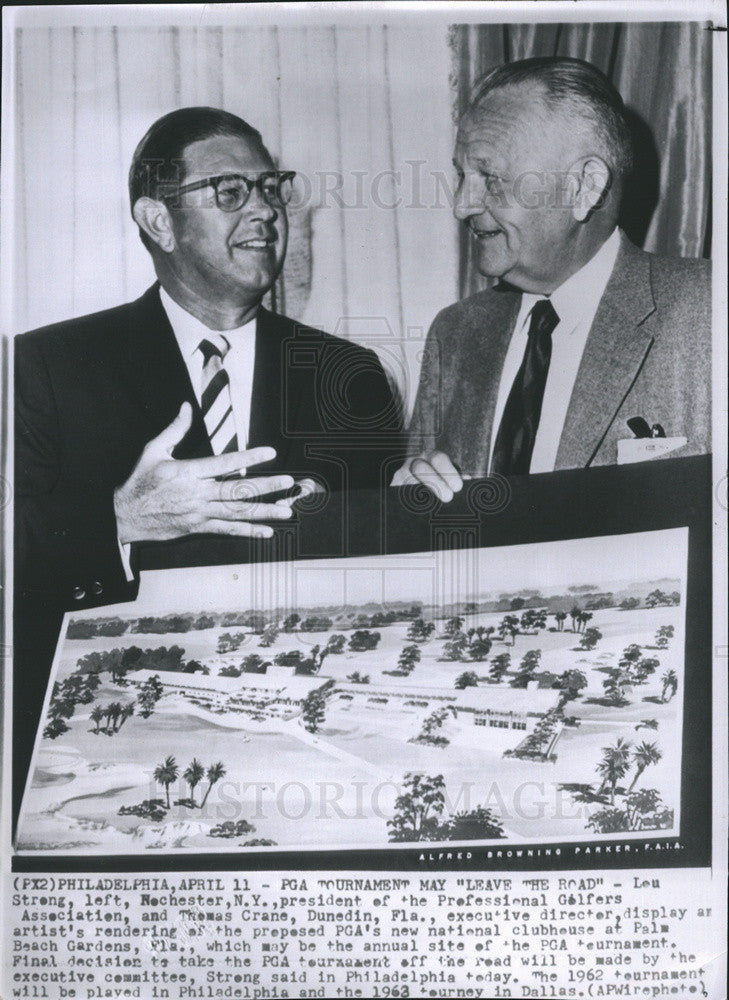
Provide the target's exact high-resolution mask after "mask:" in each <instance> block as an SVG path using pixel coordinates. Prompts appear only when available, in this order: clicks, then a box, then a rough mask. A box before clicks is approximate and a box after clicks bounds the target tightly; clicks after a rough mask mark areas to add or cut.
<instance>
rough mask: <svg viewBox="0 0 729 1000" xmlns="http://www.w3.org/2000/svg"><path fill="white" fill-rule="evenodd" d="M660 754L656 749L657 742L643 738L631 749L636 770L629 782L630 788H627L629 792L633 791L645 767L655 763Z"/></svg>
mask: <svg viewBox="0 0 729 1000" xmlns="http://www.w3.org/2000/svg"><path fill="white" fill-rule="evenodd" d="M662 756H663V754H662V753H661V751H660V750H659V749H658V746H657V744H655V743H647V742H646V741H645V740H643V742H642V743H640V744H639V745H638V746H637V747H636V748H635V750H634V751H633V763H634V764H635V766H636V768H637V770H636V772H635V775H634V777H633V780H632V781H631V783H630V788H629V789H628V791H629V792H632V791H633V789H634V788H635V784H636V782H637V780H638V778H639V777H640V776H641V774H642V773H643V772H644V771H645V769H646V768H647V767H649V766H650V765H651V764H657V763H658V761H659V760H660V759H661V757H662Z"/></svg>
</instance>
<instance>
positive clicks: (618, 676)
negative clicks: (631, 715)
mask: <svg viewBox="0 0 729 1000" xmlns="http://www.w3.org/2000/svg"><path fill="white" fill-rule="evenodd" d="M602 686H603V689H604V691H605V698H606V699H607V701H608V702H609V703H610V704H611V705H614V706H615V707H616V708H618V707H620V706H621V705H625V704H626V702H627V698H626V695H627V694H628V693H629V692H630V691H632V689H633V675H632V674H631V673H630V671H629V670H623V669H621V668H620V667H613V668H612V669H611V670H610V674H609V675H608V677H607V678H606V679H605V680H604V681H603V682H602Z"/></svg>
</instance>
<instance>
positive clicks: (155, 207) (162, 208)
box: [132, 195, 175, 253]
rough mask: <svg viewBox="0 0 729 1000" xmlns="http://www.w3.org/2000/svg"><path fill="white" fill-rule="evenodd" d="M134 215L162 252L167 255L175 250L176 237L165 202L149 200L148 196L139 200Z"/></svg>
mask: <svg viewBox="0 0 729 1000" xmlns="http://www.w3.org/2000/svg"><path fill="white" fill-rule="evenodd" d="M132 215H133V216H134V221H135V222H136V223H137V225H138V226H139V228H140V229H141V230H142V231H143V232H145V233H146V234H147V236H148V237H149V238H150V239H151V240H154V242H155V243H156V244H157V246H158V247H159V248H160V249H161V250H164V252H165V253H171V252H172V250H174V248H175V235H174V233H173V232H172V224H171V219H170V213H169V211H168V209H167V206H166V205H165V203H164V202H163V201H157V200H156V199H154V198H148V197H147V196H146V195H144V196H143V197H141V198H137V200H136V201H135V203H134V208H133V209H132Z"/></svg>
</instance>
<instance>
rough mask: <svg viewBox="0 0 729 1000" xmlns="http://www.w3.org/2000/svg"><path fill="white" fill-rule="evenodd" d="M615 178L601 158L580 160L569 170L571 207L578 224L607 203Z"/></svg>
mask: <svg viewBox="0 0 729 1000" xmlns="http://www.w3.org/2000/svg"><path fill="white" fill-rule="evenodd" d="M612 182H613V177H612V173H611V171H610V167H609V166H608V165H607V163H606V162H605V161H604V160H603V159H602V157H600V156H594V155H592V156H588V157H585V158H584V159H582V160H578V161H577V162H576V163H574V164H573V165H572V167H571V168H570V170H569V186H570V189H571V191H570V194H571V198H570V205H571V208H572V215H573V216H574V218H575V219H576V220H577V222H585V221H586V219H588V218H589V216H590V215H591V214H592V213H593V212H594V211H596V210H597V209H599V208H601V207H602V206H603V204H604V203H605V199H606V198H607V196H608V193H609V191H610V188H611V187H612Z"/></svg>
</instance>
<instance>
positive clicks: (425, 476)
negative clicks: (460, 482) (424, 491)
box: [410, 458, 453, 503]
mask: <svg viewBox="0 0 729 1000" xmlns="http://www.w3.org/2000/svg"><path fill="white" fill-rule="evenodd" d="M410 472H411V473H412V475H413V476H414V477H415V479H416V480H417V481H418V482H419V483H422V484H423V486H427V487H428V489H429V490H432V491H433V493H435V495H436V496H437V497H438V499H439V500H440V501H441V503H448V502H449V501H451V500H452V499H453V490H452V489H451V487H450V486H449V485H448V483H447V482H446V480H445V479H444V478H443V477H442V476H441V475H440V473H439V472H438V471H437V469H435V468H433V466H432V464H431V463H430V461H429V460H428V459H426V458H414V459H413V460H412V462H411V463H410Z"/></svg>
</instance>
